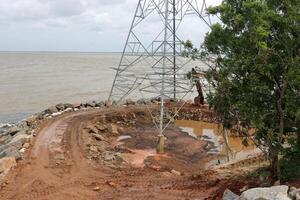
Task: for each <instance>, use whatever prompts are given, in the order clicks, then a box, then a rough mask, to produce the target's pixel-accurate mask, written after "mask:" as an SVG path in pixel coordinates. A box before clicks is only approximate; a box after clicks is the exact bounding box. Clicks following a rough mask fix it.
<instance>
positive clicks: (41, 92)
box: [0, 53, 121, 124]
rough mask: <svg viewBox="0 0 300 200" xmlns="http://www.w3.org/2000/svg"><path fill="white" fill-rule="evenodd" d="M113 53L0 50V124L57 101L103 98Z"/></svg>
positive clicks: (114, 63) (114, 62)
mask: <svg viewBox="0 0 300 200" xmlns="http://www.w3.org/2000/svg"><path fill="white" fill-rule="evenodd" d="M120 56H121V55H120V54H117V53H0V124H1V123H5V122H15V121H17V120H21V119H23V118H24V117H27V116H29V115H30V114H33V113H36V112H39V111H41V110H43V109H45V108H47V107H49V106H51V105H55V104H57V103H59V102H74V103H76V102H85V101H89V100H105V99H107V97H108V94H109V90H110V87H111V84H112V80H113V77H114V73H115V72H114V70H112V69H110V68H111V67H116V66H117V65H118V63H119V59H120Z"/></svg>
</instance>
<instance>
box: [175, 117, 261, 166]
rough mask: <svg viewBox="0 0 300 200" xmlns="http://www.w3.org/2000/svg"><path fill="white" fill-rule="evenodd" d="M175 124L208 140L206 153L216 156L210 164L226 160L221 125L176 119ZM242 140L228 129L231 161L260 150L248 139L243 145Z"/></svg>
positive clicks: (188, 132) (192, 134)
mask: <svg viewBox="0 0 300 200" xmlns="http://www.w3.org/2000/svg"><path fill="white" fill-rule="evenodd" d="M175 124H176V125H177V126H178V127H180V129H181V130H182V131H183V132H186V133H187V134H189V135H190V136H191V137H194V138H196V139H198V140H203V141H207V142H208V144H207V146H206V147H205V149H207V152H208V154H213V155H216V156H217V159H216V160H213V161H212V162H211V165H215V164H220V163H223V162H226V158H227V157H226V155H227V154H226V152H227V151H226V146H225V144H224V138H223V127H222V125H220V124H213V123H207V122H200V121H190V120H178V121H176V122H175ZM242 140H243V139H242V138H241V137H237V136H234V134H232V133H231V132H230V131H228V144H229V147H230V150H231V153H230V160H231V161H232V160H241V159H245V158H247V157H251V156H253V155H255V154H257V153H260V150H259V149H257V148H256V147H255V145H254V144H253V142H251V141H249V142H248V143H249V145H248V146H245V145H243V143H242Z"/></svg>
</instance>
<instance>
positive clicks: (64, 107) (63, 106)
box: [55, 103, 66, 111]
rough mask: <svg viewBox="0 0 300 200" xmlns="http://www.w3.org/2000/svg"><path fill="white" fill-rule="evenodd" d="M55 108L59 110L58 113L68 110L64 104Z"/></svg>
mask: <svg viewBox="0 0 300 200" xmlns="http://www.w3.org/2000/svg"><path fill="white" fill-rule="evenodd" d="M55 107H56V108H57V110H58V111H64V110H65V109H66V106H65V104H63V103H59V104H57V105H56V106H55Z"/></svg>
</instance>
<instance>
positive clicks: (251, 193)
mask: <svg viewBox="0 0 300 200" xmlns="http://www.w3.org/2000/svg"><path fill="white" fill-rule="evenodd" d="M288 189H289V187H288V186H286V185H281V186H273V187H270V188H253V189H250V190H247V191H245V192H243V193H242V195H241V196H240V198H239V200H275V199H276V197H277V196H278V195H279V194H282V195H283V196H285V197H288V196H287V192H288ZM282 195H281V197H282Z"/></svg>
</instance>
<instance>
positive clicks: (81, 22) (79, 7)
mask: <svg viewBox="0 0 300 200" xmlns="http://www.w3.org/2000/svg"><path fill="white" fill-rule="evenodd" d="M199 1H201V0H199ZM220 1H221V0H207V2H208V4H213V5H215V4H218V3H220ZM137 2H138V0H0V51H82V52H85V51H88V52H99V51H100V52H112V51H113V52H117V51H121V50H122V47H123V45H124V42H125V39H126V36H127V34H128V29H129V25H130V22H131V20H132V17H133V13H134V10H135V8H136V5H137ZM153 23H154V22H153ZM149 27H150V26H149ZM187 31H190V32H191V30H187Z"/></svg>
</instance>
